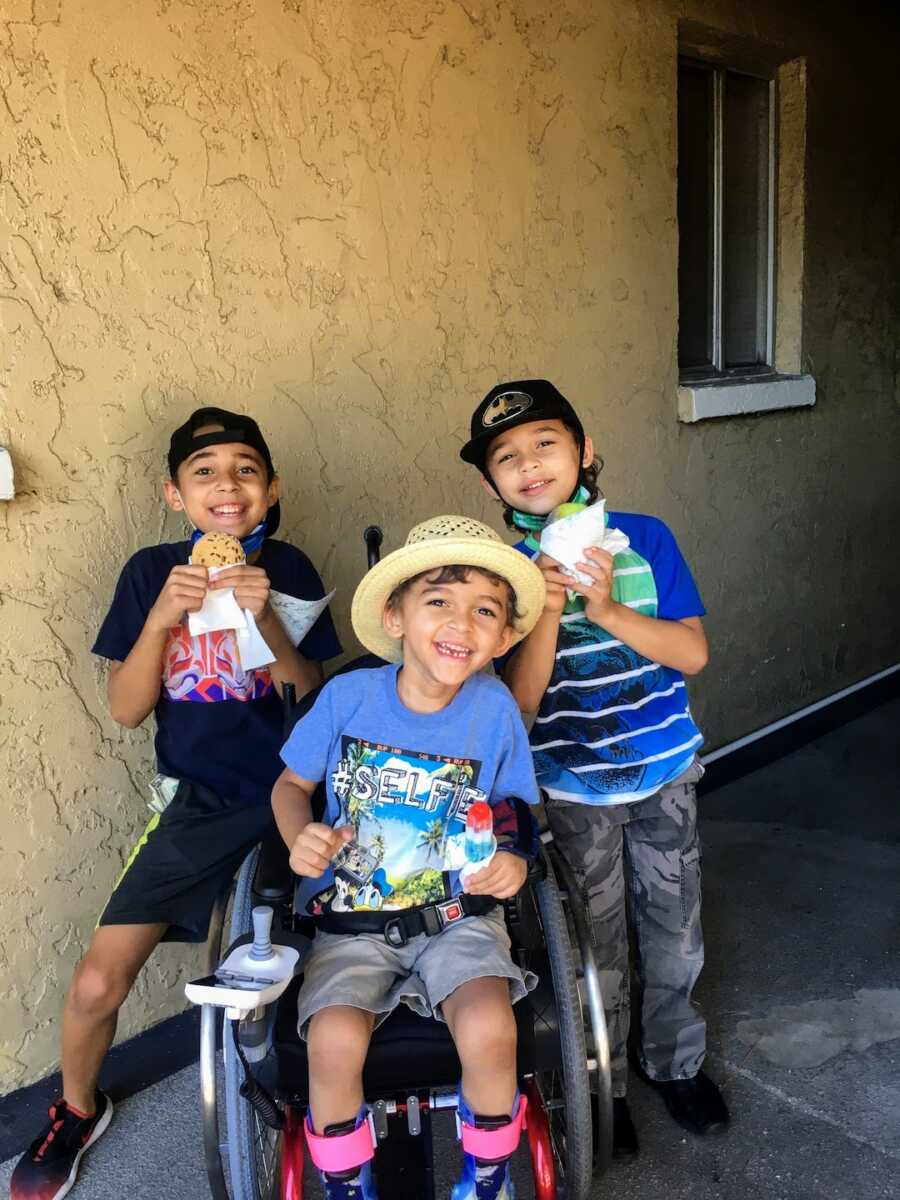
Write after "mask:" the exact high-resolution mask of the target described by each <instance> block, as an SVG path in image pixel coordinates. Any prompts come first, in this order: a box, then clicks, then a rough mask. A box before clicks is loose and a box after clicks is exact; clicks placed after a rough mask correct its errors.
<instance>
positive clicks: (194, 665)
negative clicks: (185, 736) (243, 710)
mask: <svg viewBox="0 0 900 1200" xmlns="http://www.w3.org/2000/svg"><path fill="white" fill-rule="evenodd" d="M274 686H275V685H274V684H273V682H272V676H271V674H270V673H269V668H268V667H260V668H257V669H256V670H252V671H245V670H244V668H243V667H242V666H241V657H240V653H239V650H238V640H237V635H236V633H235V631H234V630H233V629H220V630H218V631H217V632H215V633H201V634H198V636H197V637H192V636H191V632H190V630H189V629H188V623H187V620H184V621H182V623H181V624H180V625H176V626H175V628H174V629H170V630H169V637H168V640H167V642H166V649H165V654H164V656H163V687H164V688H165V691H166V695H167V696H168V698H169V699H170V700H192V701H195V702H198V703H201V704H214V703H215V702H216V701H219V700H258V699H259V698H260V697H261V696H267V695H268V694H269V692H271V691H272V689H273V687H274Z"/></svg>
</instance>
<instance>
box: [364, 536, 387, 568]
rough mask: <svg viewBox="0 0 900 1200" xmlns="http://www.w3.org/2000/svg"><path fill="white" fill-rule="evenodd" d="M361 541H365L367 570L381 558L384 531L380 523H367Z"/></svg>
mask: <svg viewBox="0 0 900 1200" xmlns="http://www.w3.org/2000/svg"><path fill="white" fill-rule="evenodd" d="M363 541H364V542H365V543H366V557H367V558H368V560H369V570H370V571H371V569H372V568H373V567H374V566H375V564H376V563H377V562H378V561H379V559H380V558H381V543H382V542H383V541H384V533H383V532H382V529H381V526H380V525H369V526H368V528H367V529H365V531H364V532H363Z"/></svg>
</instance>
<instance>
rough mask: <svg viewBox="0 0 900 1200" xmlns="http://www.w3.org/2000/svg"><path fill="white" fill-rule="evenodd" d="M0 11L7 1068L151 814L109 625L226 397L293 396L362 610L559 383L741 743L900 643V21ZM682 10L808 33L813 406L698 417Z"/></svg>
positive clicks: (22, 1068)
mask: <svg viewBox="0 0 900 1200" xmlns="http://www.w3.org/2000/svg"><path fill="white" fill-rule="evenodd" d="M892 8H893V6H892V5H890V4H885V5H884V6H883V13H884V14H885V16H884V18H883V20H885V21H886V20H887V19H888V18H887V16H886V14H887V12H888V10H889V9H892ZM0 9H2V15H3V19H4V20H3V23H0V213H2V221H3V230H2V238H0V322H2V325H0V328H2V353H0V389H2V390H0V396H2V411H0V444H6V445H8V446H9V447H10V449H11V452H12V455H13V458H14V461H15V467H16V473H17V491H18V494H17V497H16V499H15V501H14V502H12V503H7V504H2V503H0V531H2V539H3V552H2V553H3V557H2V567H0V572H2V576H0V593H2V605H0V672H2V675H0V680H2V708H0V719H2V726H3V768H2V776H0V778H2V787H3V792H4V795H5V810H6V818H5V821H4V826H3V838H2V859H0V928H2V929H3V936H2V937H0V978H2V980H3V985H4V986H3V989H2V990H3V993H4V998H3V1000H2V1007H0V1029H2V1031H3V1032H2V1035H0V1036H2V1042H0V1091H5V1090H7V1089H9V1088H11V1087H14V1086H16V1085H18V1084H21V1083H23V1082H27V1081H29V1080H31V1079H34V1078H35V1077H37V1076H39V1075H41V1074H43V1073H44V1072H46V1071H47V1070H48V1069H50V1068H51V1066H52V1065H53V1064H54V1062H55V1061H56V1059H57V1043H56V1018H57V1013H58V1008H59V1004H60V999H61V995H62V991H63V989H64V987H65V985H66V983H67V980H68V976H69V974H70V972H71V969H72V967H73V965H74V964H75V962H76V961H77V958H78V956H79V953H80V951H81V949H82V947H83V946H84V944H85V942H86V939H87V938H88V937H89V935H90V930H91V927H92V923H93V920H94V917H95V915H96V913H97V911H98V909H99V908H100V906H101V904H102V902H103V900H104V898H105V896H106V894H107V892H108V890H109V888H110V885H111V883H112V881H113V879H114V877H115V875H116V873H117V872H118V870H119V868H120V866H121V863H122V861H123V857H124V855H125V853H126V850H127V848H128V846H129V844H130V843H131V842H132V841H133V839H134V837H135V836H136V833H137V832H138V830H139V828H140V827H141V826H142V824H143V822H144V820H145V817H146V811H145V808H144V792H145V786H144V785H145V780H146V778H147V775H148V773H149V770H150V764H151V756H150V749H151V742H150V736H149V731H147V730H142V731H140V732H138V733H127V732H125V731H123V730H122V729H120V728H118V727H117V726H116V725H114V724H113V722H112V721H111V720H110V718H109V716H108V715H107V712H106V707H105V700H104V669H103V667H102V665H101V664H100V663H98V662H95V661H94V660H93V659H92V657H91V655H90V653H89V646H90V644H91V640H92V638H93V635H94V633H95V631H96V628H97V624H98V620H99V618H100V616H101V615H102V612H103V611H104V609H105V606H106V604H107V603H108V600H109V597H110V594H111V591H112V588H113V585H114V582H115V579H116V575H117V572H118V570H119V568H120V567H121V565H122V562H123V561H124V559H125V558H126V557H127V555H128V554H130V553H131V552H132V551H133V550H135V549H136V548H137V547H139V546H141V545H144V544H147V543H151V542H154V541H157V540H160V539H162V538H165V537H175V536H178V535H179V533H180V529H179V526H178V523H177V522H173V521H170V520H166V519H165V518H164V515H163V510H162V507H161V503H160V489H159V483H160V478H161V471H162V463H163V452H164V448H165V445H166V441H167V436H168V432H169V430H170V429H171V427H172V426H173V425H174V424H176V423H178V422H180V421H181V420H182V419H183V417H184V415H185V414H186V413H187V412H188V411H189V410H190V408H191V407H192V406H194V405H195V404H197V403H202V402H217V403H219V402H221V403H222V404H224V405H226V406H230V407H238V408H240V407H243V406H246V407H247V408H249V409H250V410H251V411H253V412H254V413H255V414H256V415H257V416H258V417H259V419H260V420H261V421H262V422H263V424H264V426H265V428H266V429H267V430H268V432H269V434H270V435H271V441H272V444H273V446H274V447H275V448H276V457H277V461H278V464H279V466H280V468H281V472H282V474H283V477H284V481H285V487H286V492H287V501H286V505H285V510H286V520H285V531H286V533H287V535H288V536H291V537H293V538H294V539H295V540H297V541H298V542H299V543H300V544H302V545H303V546H304V547H305V549H306V550H307V551H308V552H309V553H310V554H311V556H312V557H313V559H314V561H315V562H316V563H317V564H318V565H319V567H320V569H321V571H322V574H323V575H324V576H325V578H326V580H327V581H328V582H329V583H330V584H335V585H337V586H338V588H339V589H340V592H339V598H338V600H337V601H336V610H337V615H338V617H339V619H340V622H341V627H342V632H343V633H345V634H346V633H347V620H346V616H347V610H348V606H349V601H350V597H351V592H352V588H353V585H354V582H355V580H356V579H357V578H358V576H359V574H360V571H361V569H362V564H363V559H362V550H361V543H360V541H359V531H360V530H361V528H362V527H363V526H364V525H365V524H366V523H368V522H370V521H373V520H375V521H378V522H380V523H381V524H383V525H384V527H385V530H386V532H387V542H388V545H389V546H393V545H396V544H397V543H398V541H399V540H400V539H401V538H402V536H403V535H404V533H405V531H406V529H407V527H408V525H409V524H410V523H411V522H412V521H413V520H415V519H420V518H422V517H424V516H426V515H429V514H433V513H435V512H438V511H441V510H444V511H447V510H449V511H464V512H471V513H475V514H479V513H487V512H489V511H491V510H489V507H488V506H487V504H486V503H483V502H482V499H481V497H480V494H479V491H478V490H477V488H476V486H475V482H476V481H475V479H474V478H473V477H472V476H471V475H470V474H468V473H467V471H466V470H464V468H463V467H462V465H461V464H460V463H459V462H458V461H457V457H456V451H457V448H458V446H459V444H460V441H461V439H462V434H463V429H464V425H465V422H466V419H467V414H468V412H469V410H470V407H471V406H472V404H473V403H474V402H475V401H476V400H477V399H478V398H479V396H480V395H481V394H482V393H483V392H484V391H485V390H486V389H487V388H488V387H489V386H490V385H492V384H493V383H494V382H496V381H497V380H498V378H500V377H503V376H510V375H517V374H520V373H521V374H526V375H527V374H529V373H539V374H546V375H549V376H551V377H552V378H554V379H555V380H556V381H557V382H558V383H559V384H560V386H561V387H562V388H563V390H564V391H565V392H566V393H567V394H569V395H570V397H571V398H572V399H573V400H574V401H575V403H576V404H577V405H578V406H579V407H580V408H581V410H582V411H583V413H584V414H585V416H586V418H587V423H588V425H589V428H590V429H591V430H592V432H593V434H594V436H595V438H596V440H597V442H598V444H599V447H600V449H601V451H602V453H603V455H604V457H605V459H606V462H607V466H606V470H605V472H604V474H603V477H602V479H603V484H604V487H605V490H606V492H607V494H608V496H609V497H610V500H611V503H612V504H613V506H616V507H625V508H634V509H637V510H645V511H650V512H654V513H657V514H659V515H660V516H662V517H664V518H665V519H667V520H668V521H669V522H670V523H671V524H672V526H673V527H674V529H675V530H676V532H677V534H678V536H679V538H680V540H681V542H682V545H683V547H684V549H685V551H686V552H687V554H688V557H689V559H690V560H691V562H692V564H693V565H694V567H695V569H696V573H697V576H698V579H699V581H700V584H701V586H702V589H703V592H704V595H705V598H706V601H707V604H708V606H709V609H710V616H709V622H708V624H709V630H710V634H711V639H712V643H713V662H712V665H711V666H710V668H709V670H708V671H707V673H706V675H705V676H704V677H703V679H702V680H701V681H700V682H699V683H698V684H697V685H696V686H695V688H694V693H693V694H694V697H695V701H696V706H697V709H698V711H699V714H700V716H701V717H702V718H703V720H704V722H705V724H706V728H707V731H708V734H709V738H710V743H711V744H715V743H721V742H723V741H726V740H728V739H730V738H732V737H734V736H737V735H740V734H742V733H744V732H746V731H748V730H749V729H751V728H754V727H757V726H759V725H761V724H763V723H764V722H766V721H767V720H770V719H772V718H773V717H776V716H779V715H781V714H783V713H786V712H788V711H790V710H792V709H794V708H797V707H799V706H800V705H802V704H804V703H806V702H808V701H810V700H813V699H815V698H818V697H820V696H823V695H826V694H828V693H830V692H831V691H833V690H835V689H837V688H838V687H840V686H842V685H844V684H846V683H848V682H850V681H853V680H855V679H858V678H861V677H863V676H865V675H866V674H868V673H870V672H872V671H875V670H877V669H878V668H880V667H883V666H885V665H887V664H888V663H890V662H892V661H893V660H894V659H895V658H896V657H897V653H896V647H897V633H898V620H897V615H896V592H895V594H894V596H893V602H892V599H891V596H890V586H889V585H890V578H889V576H890V575H891V574H892V572H891V569H890V568H889V567H888V566H886V556H887V554H889V553H890V542H889V543H888V546H887V547H885V545H884V539H885V533H886V532H887V531H891V533H890V536H891V537H893V532H892V531H893V530H895V529H896V528H897V517H898V511H897V509H898V501H897V490H896V485H895V484H892V483H891V477H892V473H893V472H894V470H895V466H896V462H897V459H898V450H900V437H898V402H900V391H898V360H897V359H896V358H895V357H894V354H895V352H894V348H893V347H894V343H895V342H896V332H897V326H896V316H897V313H896V298H897V297H896V284H895V282H894V280H895V277H896V265H897V250H898V211H897V206H896V196H897V190H898V167H897V164H898V156H897V154H896V147H894V150H893V151H891V149H890V146H889V143H888V140H887V139H888V137H889V136H893V135H891V128H892V124H893V123H892V122H891V121H890V120H889V119H888V114H890V113H893V112H896V109H897V103H896V102H897V95H896V84H895V80H896V72H895V69H894V67H893V64H888V62H887V60H886V59H885V61H884V62H883V63H882V62H880V61H879V55H882V54H884V55H886V54H887V51H888V48H889V47H890V46H891V45H895V44H896V36H895V34H893V35H891V33H890V31H889V30H886V29H885V28H884V27H883V25H882V26H881V27H880V28H881V32H880V33H879V36H878V38H877V39H875V41H874V42H872V41H871V40H870V36H869V35H870V34H871V32H872V28H873V27H872V26H871V24H867V25H866V26H865V27H864V28H863V27H860V29H859V30H858V31H857V29H856V28H855V26H853V27H851V25H852V23H853V22H854V20H855V18H854V17H853V16H852V15H845V14H846V10H845V7H844V6H843V5H841V4H838V3H836V2H835V3H832V4H826V5H823V4H821V3H816V4H813V3H812V2H809V3H801V2H799V0H798V2H797V3H794V4H790V5H785V4H783V3H774V2H772V3H769V2H766V3H753V4H748V3H743V2H741V0H707V2H700V0H698V2H697V3H691V4H689V5H687V6H685V7H684V8H683V9H682V8H681V7H679V6H678V5H677V4H675V3H673V2H669V0H644V2H643V3H640V4H638V3H633V2H632V0H608V2H604V3H601V2H600V0H595V2H594V3H593V4H591V3H588V2H586V0H562V2H560V3H556V4H553V5H549V4H546V3H539V2H538V0H531V2H524V0H519V2H513V3H500V4H495V3H491V4H488V3H483V2H482V0H469V2H467V3H466V4H461V3H452V2H450V0H431V2H429V3H420V2H413V0H366V2H364V0H357V2H355V3H333V4H323V3H316V2H314V0H283V3H282V2H281V0H220V2H213V0H193V2H187V0H158V2H157V3H152V4H151V3H146V2H145V0H0ZM679 17H686V18H690V19H691V20H693V21H695V22H700V23H703V24H708V25H711V26H715V27H717V28H719V29H720V30H723V31H725V32H726V33H729V34H731V33H737V34H742V35H748V36H753V37H755V38H758V39H762V40H764V41H767V42H770V43H773V44H776V45H783V46H785V47H787V49H789V50H790V53H789V54H788V53H787V52H786V53H785V54H784V57H785V58H788V57H798V56H805V58H806V77H807V88H808V92H807V96H806V102H807V106H808V144H807V160H806V161H807V189H806V192H807V195H806V210H805V223H806V244H805V252H804V253H803V254H801V256H800V259H799V262H800V263H801V264H802V269H803V271H804V281H805V290H804V307H803V320H802V354H803V364H804V367H805V369H807V370H810V371H812V372H813V373H814V374H815V376H816V379H817V382H818V395H819V403H818V406H817V407H816V408H815V409H814V410H813V411H802V412H796V413H785V414H782V415H770V416H766V417H763V418H743V419H738V420H733V421H726V422H712V423H706V424H703V425H700V426H697V427H685V426H681V425H679V424H678V423H677V421H676V418H675V413H676V382H677V381H676V359H675V345H676V321H677V308H676V292H675V286H676V271H675V267H676V250H677V230H676V225H675V144H674V130H675V109H674V83H675V61H676V53H677V37H678V28H677V22H678V18H679ZM891 20H894V18H891ZM862 80H864V81H865V84H864V86H863V84H862V83H861V81H862ZM879 88H881V89H882V91H881V92H879V91H878V89H879ZM889 92H890V93H892V94H889ZM794 167H796V164H794ZM794 167H792V169H794ZM795 182H796V181H795ZM801 249H802V248H801ZM796 250H797V248H796V247H795V251H796ZM892 303H893V305H894V307H893V308H892V307H891V305H892ZM894 478H895V475H894ZM876 512H878V513H880V514H881V520H880V521H879V523H878V525H877V526H876V524H875V522H874V521H873V516H874V514H875V513H876ZM494 516H496V514H494ZM876 530H877V531H876ZM893 580H894V582H895V583H896V572H893ZM348 641H349V638H348ZM193 961H194V960H192V959H191V957H190V956H187V955H184V954H179V953H178V952H175V951H172V950H169V949H166V950H164V951H163V952H162V953H161V954H160V955H159V956H158V960H157V961H156V962H155V963H154V964H153V965H151V967H150V968H148V970H147V971H145V973H144V975H143V976H142V978H141V981H140V983H139V985H138V988H137V992H136V994H135V995H134V996H133V997H132V999H131V1000H129V1002H128V1004H127V1006H126V1008H125V1011H124V1016H123V1020H122V1023H121V1026H120V1034H121V1035H127V1034H129V1033H132V1032H134V1031H136V1030H137V1029H139V1028H141V1027H143V1026H145V1025H147V1024H148V1023H150V1022H152V1021H154V1020H156V1019H159V1018H160V1017H162V1016H164V1015H166V1014H168V1013H170V1012H172V1011H174V1010H176V1009H178V1008H179V1007H180V1006H181V999H180V988H181V982H182V980H183V979H184V977H185V972H186V971H187V970H188V969H189V965H190V964H191V963H192V962H193Z"/></svg>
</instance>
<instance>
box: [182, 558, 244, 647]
mask: <svg viewBox="0 0 900 1200" xmlns="http://www.w3.org/2000/svg"><path fill="white" fill-rule="evenodd" d="M230 570H231V567H210V568H209V577H210V579H215V577H216V576H217V575H220V574H221V573H222V572H223V571H230ZM249 615H250V614H249V613H248V614H246V615H245V614H244V611H243V609H241V608H240V607H239V605H238V602H237V600H235V598H234V588H222V590H221V591H217V590H215V589H208V590H207V592H206V595H205V596H204V598H203V606H202V607H201V608H200V609H199V610H198V611H197V612H192V613H188V629H189V630H190V631H191V636H192V637H197V636H198V635H199V634H201V633H215V632H216V630H219V629H245V628H246V626H247V616H249Z"/></svg>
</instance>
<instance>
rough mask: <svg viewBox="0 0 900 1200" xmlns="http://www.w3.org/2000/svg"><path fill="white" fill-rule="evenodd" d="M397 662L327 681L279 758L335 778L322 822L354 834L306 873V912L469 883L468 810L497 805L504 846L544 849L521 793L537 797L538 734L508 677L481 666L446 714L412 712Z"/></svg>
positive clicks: (302, 899) (392, 904)
mask: <svg viewBox="0 0 900 1200" xmlns="http://www.w3.org/2000/svg"><path fill="white" fill-rule="evenodd" d="M399 670H400V668H399V667H398V666H386V667H377V668H375V669H373V670H361V671H352V672H348V673H347V674H345V675H338V676H335V677H334V678H333V679H331V680H329V682H328V683H326V684H325V686H324V687H323V688H322V691H321V692H320V693H319V696H318V697H317V699H316V702H315V704H314V705H313V706H312V708H311V709H310V710H309V712H308V713H307V714H306V715H305V716H304V717H303V718H302V719H301V720H300V721H298V723H297V724H296V725H295V727H294V729H293V731H292V733H291V736H290V739H289V740H288V742H287V744H286V745H285V747H284V749H283V750H282V752H281V757H282V758H283V759H284V761H285V763H286V764H287V766H288V767H290V769H291V770H292V771H294V772H295V773H296V774H297V775H299V776H300V778H301V779H305V780H308V781H309V782H311V783H318V782H319V781H320V780H324V781H325V796H326V806H325V813H324V815H323V817H322V821H323V822H324V823H325V824H326V825H331V826H333V827H335V828H338V827H340V826H342V825H352V826H353V827H354V830H355V837H354V839H353V841H352V842H350V843H348V845H347V846H345V847H344V848H343V850H341V851H340V852H339V854H338V856H337V858H336V859H335V862H334V863H333V864H332V868H329V869H328V870H327V871H326V872H325V874H324V875H322V876H320V877H319V878H318V879H303V880H302V881H301V884H300V890H299V893H298V897H297V908H298V911H300V912H304V913H309V914H310V915H313V916H317V915H321V914H323V913H348V912H360V911H369V912H371V911H379V910H387V909H401V908H412V907H415V906H417V905H421V904H433V903H436V902H440V901H442V900H447V899H450V897H451V896H455V895H457V894H458V893H459V892H460V891H462V890H463V889H462V887H461V885H460V879H459V869H460V867H461V866H462V865H463V863H464V862H465V857H464V854H465V852H464V844H465V828H466V814H467V812H468V810H469V808H470V806H471V805H472V804H474V803H475V802H476V801H478V800H483V801H487V803H488V804H490V806H491V808H492V810H493V815H494V835H495V837H496V838H497V844H498V848H500V849H502V850H508V851H510V852H511V853H513V854H519V855H521V856H523V857H527V858H530V857H533V855H534V854H535V853H536V850H537V842H536V830H537V826H536V824H535V822H534V820H533V818H531V817H530V814H527V816H528V819H527V821H526V819H525V814H523V813H522V811H521V809H520V808H518V807H517V806H516V805H515V803H514V799H515V798H518V799H519V800H524V801H525V802H526V803H528V804H536V803H537V802H538V799H539V796H538V790H537V786H536V784H535V779H534V767H533V766H532V761H531V753H530V750H529V746H528V737H527V734H526V732H525V726H524V725H523V724H522V718H521V716H520V715H519V710H518V708H517V707H516V703H515V701H514V700H513V698H512V696H511V695H510V693H509V692H508V691H507V689H506V687H505V686H504V685H503V684H502V683H501V682H500V680H499V679H495V678H493V677H491V676H488V675H481V674H479V675H473V676H471V677H470V678H469V679H467V680H466V681H465V683H464V684H463V685H462V687H461V688H460V690H459V691H458V692H457V694H456V695H455V696H454V697H453V699H452V700H451V701H450V703H449V704H448V705H447V706H446V707H445V708H442V709H441V710H440V711H438V712H434V713H416V712H412V711H411V710H410V709H408V708H407V707H406V705H405V704H404V703H403V702H402V700H401V699H400V697H399V695H398V694H397V674H398V672H399Z"/></svg>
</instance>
